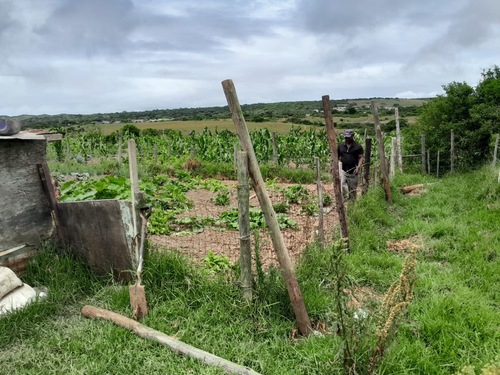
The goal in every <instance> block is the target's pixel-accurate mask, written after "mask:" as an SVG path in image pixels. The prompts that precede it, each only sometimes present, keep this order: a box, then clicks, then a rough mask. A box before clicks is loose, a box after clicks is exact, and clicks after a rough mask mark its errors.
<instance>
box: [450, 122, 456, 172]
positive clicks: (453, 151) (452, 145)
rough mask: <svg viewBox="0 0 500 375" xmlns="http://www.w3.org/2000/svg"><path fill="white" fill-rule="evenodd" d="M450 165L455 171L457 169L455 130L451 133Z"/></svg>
mask: <svg viewBox="0 0 500 375" xmlns="http://www.w3.org/2000/svg"><path fill="white" fill-rule="evenodd" d="M450 138H451V139H450V167H451V171H452V172H453V171H454V170H455V133H454V132H453V130H452V131H451V134H450Z"/></svg>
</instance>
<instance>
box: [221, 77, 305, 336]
mask: <svg viewBox="0 0 500 375" xmlns="http://www.w3.org/2000/svg"><path fill="white" fill-rule="evenodd" d="M222 87H223V89H224V94H225V95H226V100H227V104H228V106H229V110H230V111H231V117H232V119H233V123H234V125H235V126H236V130H237V132H238V137H239V139H240V143H241V148H242V149H243V151H246V152H247V154H248V169H249V172H250V177H251V178H252V183H253V187H254V190H255V193H256V195H257V199H258V200H259V203H260V206H261V208H262V211H263V213H264V217H265V219H266V223H267V226H268V228H269V232H270V234H271V240H272V243H273V247H274V249H275V251H276V254H277V256H278V261H279V263H280V266H281V268H282V270H283V277H284V279H285V285H286V288H287V290H288V295H289V297H290V302H291V304H292V309H293V312H294V313H295V318H296V319H297V325H298V328H299V330H300V332H301V333H302V334H303V335H304V336H307V335H309V334H310V333H312V331H313V330H312V326H311V320H310V319H309V314H308V313H307V310H306V305H305V303H304V298H303V297H302V292H301V291H300V287H299V283H298V281H297V277H296V275H295V272H294V270H293V267H292V261H291V260H290V255H289V254H288V250H287V248H286V246H285V241H284V240H283V236H282V234H281V230H280V227H279V224H278V220H277V218H276V213H275V212H274V208H273V205H272V203H271V199H270V198H269V195H268V194H267V191H266V187H265V183H264V180H263V179H262V174H261V172H260V169H259V164H258V163H257V158H256V156H255V151H254V149H253V145H252V141H251V139H250V134H249V133H248V128H247V125H246V122H245V118H244V116H243V111H242V110H241V106H240V103H239V100H238V96H237V94H236V88H235V87H234V84H233V81H232V80H230V79H227V80H225V81H222Z"/></svg>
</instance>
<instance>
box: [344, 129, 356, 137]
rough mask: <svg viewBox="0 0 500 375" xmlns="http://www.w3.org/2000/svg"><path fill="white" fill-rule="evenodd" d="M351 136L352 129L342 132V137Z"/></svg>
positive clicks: (352, 134) (352, 133)
mask: <svg viewBox="0 0 500 375" xmlns="http://www.w3.org/2000/svg"><path fill="white" fill-rule="evenodd" d="M352 136H354V131H353V130H351V129H349V130H346V131H345V132H344V138H351V137H352Z"/></svg>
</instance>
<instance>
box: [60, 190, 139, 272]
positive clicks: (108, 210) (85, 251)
mask: <svg viewBox="0 0 500 375" xmlns="http://www.w3.org/2000/svg"><path fill="white" fill-rule="evenodd" d="M58 207H59V213H60V215H61V225H62V226H63V230H64V232H65V235H66V239H67V243H68V244H69V248H70V251H71V252H73V253H74V254H75V255H77V256H78V257H80V258H82V259H84V260H85V261H86V262H87V263H88V264H89V266H90V267H91V269H92V271H93V272H95V273H97V274H100V275H107V274H112V275H113V277H114V278H115V279H117V280H121V281H130V280H131V279H132V277H131V276H132V273H131V270H133V269H135V257H134V256H133V250H132V235H131V233H132V228H133V224H132V218H131V203H130V202H127V201H118V200H114V199H110V200H98V201H85V202H62V203H58Z"/></svg>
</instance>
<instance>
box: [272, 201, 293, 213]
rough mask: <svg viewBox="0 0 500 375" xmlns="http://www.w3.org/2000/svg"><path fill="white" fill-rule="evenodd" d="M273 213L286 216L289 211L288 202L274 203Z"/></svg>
mask: <svg viewBox="0 0 500 375" xmlns="http://www.w3.org/2000/svg"><path fill="white" fill-rule="evenodd" d="M273 208H274V212H276V213H277V214H286V213H287V212H288V210H290V204H288V202H286V201H285V202H276V203H275V204H273Z"/></svg>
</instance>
